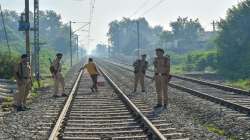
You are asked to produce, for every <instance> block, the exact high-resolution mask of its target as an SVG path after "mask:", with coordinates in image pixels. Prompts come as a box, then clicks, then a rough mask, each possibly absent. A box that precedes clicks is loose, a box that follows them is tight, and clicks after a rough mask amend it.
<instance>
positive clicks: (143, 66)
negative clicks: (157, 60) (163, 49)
mask: <svg viewBox="0 0 250 140" xmlns="http://www.w3.org/2000/svg"><path fill="white" fill-rule="evenodd" d="M146 57H147V55H146V54H143V55H142V56H141V59H138V60H136V61H135V62H134V64H133V66H134V73H135V80H134V92H136V90H137V85H138V82H139V81H140V84H141V91H142V92H145V86H144V78H145V73H146V70H147V68H148V62H147V61H146Z"/></svg>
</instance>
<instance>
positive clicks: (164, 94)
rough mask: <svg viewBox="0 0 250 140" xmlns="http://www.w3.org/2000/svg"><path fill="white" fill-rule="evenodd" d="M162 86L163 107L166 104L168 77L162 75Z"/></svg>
mask: <svg viewBox="0 0 250 140" xmlns="http://www.w3.org/2000/svg"><path fill="white" fill-rule="evenodd" d="M162 88H163V103H164V107H167V106H168V77H167V76H164V77H162Z"/></svg>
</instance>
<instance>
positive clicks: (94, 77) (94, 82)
mask: <svg viewBox="0 0 250 140" xmlns="http://www.w3.org/2000/svg"><path fill="white" fill-rule="evenodd" d="M90 77H91V79H92V82H93V86H92V88H94V89H97V75H90Z"/></svg>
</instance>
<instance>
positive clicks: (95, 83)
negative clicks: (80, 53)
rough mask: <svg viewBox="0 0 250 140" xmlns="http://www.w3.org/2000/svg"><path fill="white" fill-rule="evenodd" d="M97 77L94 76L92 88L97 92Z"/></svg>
mask: <svg viewBox="0 0 250 140" xmlns="http://www.w3.org/2000/svg"><path fill="white" fill-rule="evenodd" d="M97 77H98V76H97V75H94V84H93V87H94V88H95V89H96V90H97Z"/></svg>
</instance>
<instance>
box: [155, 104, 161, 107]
mask: <svg viewBox="0 0 250 140" xmlns="http://www.w3.org/2000/svg"><path fill="white" fill-rule="evenodd" d="M159 107H162V105H160V104H157V105H156V106H154V108H159Z"/></svg>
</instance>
